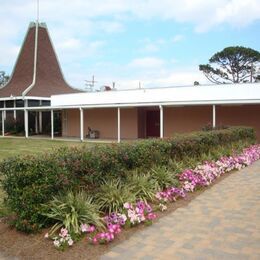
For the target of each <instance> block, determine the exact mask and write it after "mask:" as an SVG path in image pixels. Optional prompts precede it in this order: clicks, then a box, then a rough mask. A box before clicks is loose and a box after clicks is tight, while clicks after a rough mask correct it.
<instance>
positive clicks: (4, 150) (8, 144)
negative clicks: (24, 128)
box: [0, 138, 93, 161]
mask: <svg viewBox="0 0 260 260" xmlns="http://www.w3.org/2000/svg"><path fill="white" fill-rule="evenodd" d="M81 145H89V146H92V145H93V143H80V142H76V141H75V142H73V141H55V140H53V141H51V140H40V139H23V138H21V139H20V138H0V161H1V160H3V159H5V158H8V157H11V156H16V155H26V154H28V155H33V154H39V153H43V152H48V151H51V150H52V149H54V148H58V147H61V146H81Z"/></svg>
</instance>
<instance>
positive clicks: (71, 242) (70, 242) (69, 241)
mask: <svg viewBox="0 0 260 260" xmlns="http://www.w3.org/2000/svg"><path fill="white" fill-rule="evenodd" d="M73 243H74V242H73V240H72V239H71V238H70V239H69V240H68V245H69V246H72V245H73Z"/></svg>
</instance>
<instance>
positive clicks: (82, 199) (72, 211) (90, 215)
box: [42, 191, 103, 235]
mask: <svg viewBox="0 0 260 260" xmlns="http://www.w3.org/2000/svg"><path fill="white" fill-rule="evenodd" d="M99 213H100V212H99V210H98V207H97V205H95V204H94V203H93V199H92V198H91V197H89V196H88V195H87V194H86V193H85V192H83V191H79V192H77V193H73V192H72V191H69V192H67V193H66V194H65V195H62V194H60V195H58V196H55V197H53V200H51V201H50V202H49V203H47V204H45V205H44V212H43V213H42V214H43V215H44V216H46V217H47V218H48V219H51V220H54V221H56V224H55V225H54V226H53V227H52V229H51V231H50V234H51V235H52V234H54V233H55V232H56V231H57V230H58V229H60V228H61V227H63V226H65V228H67V229H68V231H69V233H76V234H79V233H80V225H81V224H91V225H95V226H96V227H98V228H102V227H103V223H102V220H101V218H100V216H99Z"/></svg>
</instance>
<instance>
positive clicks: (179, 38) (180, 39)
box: [172, 34, 184, 43]
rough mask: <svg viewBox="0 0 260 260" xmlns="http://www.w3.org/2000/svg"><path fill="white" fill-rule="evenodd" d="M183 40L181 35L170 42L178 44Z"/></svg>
mask: <svg viewBox="0 0 260 260" xmlns="http://www.w3.org/2000/svg"><path fill="white" fill-rule="evenodd" d="M183 39H184V36H183V35H182V34H177V35H175V36H174V37H173V38H172V42H173V43H176V42H180V41H182V40H183Z"/></svg>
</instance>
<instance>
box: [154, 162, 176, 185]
mask: <svg viewBox="0 0 260 260" xmlns="http://www.w3.org/2000/svg"><path fill="white" fill-rule="evenodd" d="M150 174H151V178H152V179H153V180H155V181H156V182H157V183H158V186H159V189H160V190H164V189H165V188H167V187H171V186H175V187H178V186H179V180H178V178H177V176H176V174H175V172H174V171H170V170H169V169H168V168H167V167H165V166H157V167H154V168H152V169H151V171H150Z"/></svg>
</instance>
